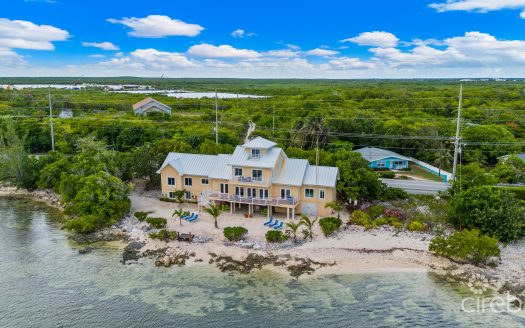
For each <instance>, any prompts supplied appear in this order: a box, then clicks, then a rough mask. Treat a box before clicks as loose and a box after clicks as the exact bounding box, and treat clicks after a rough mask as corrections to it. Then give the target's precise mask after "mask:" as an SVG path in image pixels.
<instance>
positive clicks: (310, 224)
mask: <svg viewBox="0 0 525 328" xmlns="http://www.w3.org/2000/svg"><path fill="white" fill-rule="evenodd" d="M300 222H301V224H303V225H304V226H305V227H306V229H305V230H303V233H304V235H305V237H308V238H310V239H312V238H313V237H314V233H313V228H314V224H315V222H317V219H313V220H311V219H310V218H309V217H307V216H306V215H304V214H301V220H300Z"/></svg>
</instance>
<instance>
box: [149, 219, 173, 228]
mask: <svg viewBox="0 0 525 328" xmlns="http://www.w3.org/2000/svg"><path fill="white" fill-rule="evenodd" d="M146 222H148V223H149V224H151V226H152V227H153V228H157V229H160V228H164V227H166V224H168V220H166V219H165V218H150V217H148V218H146Z"/></svg>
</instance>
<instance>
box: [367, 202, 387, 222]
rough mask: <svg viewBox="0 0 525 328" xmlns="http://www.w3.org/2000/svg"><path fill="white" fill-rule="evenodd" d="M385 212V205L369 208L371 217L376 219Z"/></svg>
mask: <svg viewBox="0 0 525 328" xmlns="http://www.w3.org/2000/svg"><path fill="white" fill-rule="evenodd" d="M384 210H385V207H384V206H383V205H374V206H371V207H369V208H368V213H370V216H371V217H372V218H374V219H375V218H377V217H379V216H380V215H381V214H383V211H384Z"/></svg>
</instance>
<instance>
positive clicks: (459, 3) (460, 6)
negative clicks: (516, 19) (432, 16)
mask: <svg viewBox="0 0 525 328" xmlns="http://www.w3.org/2000/svg"><path fill="white" fill-rule="evenodd" d="M429 6H430V7H431V8H434V9H436V10H437V11H438V12H445V11H475V12H480V13H486V12H489V11H495V10H503V9H518V10H521V13H520V17H521V18H523V19H525V0H447V1H446V2H441V3H432V4H430V5H429Z"/></svg>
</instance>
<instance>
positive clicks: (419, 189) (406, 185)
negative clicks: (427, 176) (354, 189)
mask: <svg viewBox="0 0 525 328" xmlns="http://www.w3.org/2000/svg"><path fill="white" fill-rule="evenodd" d="M381 180H382V181H383V182H384V183H386V184H387V185H388V186H389V187H393V188H401V189H403V190H404V191H406V192H408V193H409V194H414V195H437V193H438V192H439V191H445V190H447V189H448V188H449V187H450V185H449V184H447V183H444V182H434V181H415V180H399V179H381Z"/></svg>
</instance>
